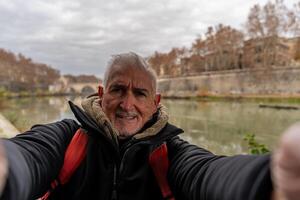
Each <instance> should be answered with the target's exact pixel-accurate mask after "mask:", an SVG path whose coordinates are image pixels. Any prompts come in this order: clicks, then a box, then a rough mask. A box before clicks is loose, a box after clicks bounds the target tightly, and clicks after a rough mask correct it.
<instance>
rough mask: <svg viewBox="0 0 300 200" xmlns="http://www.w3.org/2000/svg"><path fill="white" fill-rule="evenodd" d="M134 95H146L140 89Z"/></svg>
mask: <svg viewBox="0 0 300 200" xmlns="http://www.w3.org/2000/svg"><path fill="white" fill-rule="evenodd" d="M136 95H137V96H140V97H146V93H145V92H142V91H136Z"/></svg>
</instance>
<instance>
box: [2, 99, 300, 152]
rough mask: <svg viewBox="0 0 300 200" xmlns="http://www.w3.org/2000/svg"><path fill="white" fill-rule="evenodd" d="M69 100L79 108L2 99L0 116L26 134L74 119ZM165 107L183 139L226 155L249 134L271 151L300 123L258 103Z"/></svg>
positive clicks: (299, 113) (298, 115)
mask: <svg viewBox="0 0 300 200" xmlns="http://www.w3.org/2000/svg"><path fill="white" fill-rule="evenodd" d="M68 100H72V101H74V102H75V103H76V104H78V105H79V104H80V101H81V98H71V97H43V98H19V99H18V98H16V99H2V100H1V101H0V112H1V113H2V114H3V115H4V116H5V117H7V118H8V119H9V120H10V121H11V122H12V123H13V124H14V125H15V126H16V127H17V128H18V129H19V130H20V131H25V130H27V129H29V128H30V127H31V126H32V125H33V124H37V123H49V122H53V121H57V120H61V119H63V118H74V117H73V114H72V112H71V111H70V109H69V107H68V103H67V101H68ZM162 103H163V104H164V105H165V106H166V107H167V108H168V113H169V116H170V122H171V123H173V124H175V125H177V126H179V127H181V128H182V129H184V130H185V133H184V134H182V137H183V138H184V139H186V140H188V141H190V142H191V143H194V144H197V145H199V146H201V147H204V148H207V149H209V150H210V151H212V152H214V153H217V154H225V155H232V154H236V153H246V152H247V147H248V145H247V142H246V141H244V140H243V138H244V137H245V135H246V134H248V133H253V134H255V135H256V139H257V141H258V142H260V143H263V144H265V145H266V146H267V147H268V148H269V149H271V150H272V149H274V148H275V147H276V142H277V141H278V138H279V136H280V134H281V133H282V132H283V131H284V130H285V129H286V128H287V127H288V126H289V125H291V124H292V123H295V122H297V121H298V120H300V110H285V109H279V110H278V109H270V108H260V107H259V102H257V101H255V102H254V101H252V102H251V101H248V102H245V101H242V102H237V101H192V100H163V101H162ZM276 104H282V105H289V104H288V103H285V102H281V103H278V102H277V103H276ZM292 106H296V107H300V105H299V104H292Z"/></svg>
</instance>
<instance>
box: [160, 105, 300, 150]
mask: <svg viewBox="0 0 300 200" xmlns="http://www.w3.org/2000/svg"><path fill="white" fill-rule="evenodd" d="M164 104H165V105H166V106H167V107H168V109H169V114H170V120H171V122H172V123H174V124H176V125H178V126H180V127H182V128H183V129H184V130H185V134H184V135H183V137H185V138H186V139H187V140H189V141H190V142H192V143H195V144H197V145H200V146H202V147H205V148H207V149H210V150H211V151H213V152H215V153H219V154H235V153H243V152H246V151H247V144H246V142H245V141H243V138H244V136H245V134H247V133H254V134H255V135H256V137H257V139H258V141H259V142H261V143H264V144H266V145H267V146H268V147H269V148H270V149H273V148H274V147H275V145H276V142H277V140H278V137H279V135H280V134H281V133H282V132H283V130H284V129H285V128H287V127H288V126H289V125H290V124H292V123H294V122H296V121H298V120H299V119H300V113H299V111H292V110H274V109H262V108H259V104H258V103H254V102H199V101H190V100H177V101H174V100H165V101H164Z"/></svg>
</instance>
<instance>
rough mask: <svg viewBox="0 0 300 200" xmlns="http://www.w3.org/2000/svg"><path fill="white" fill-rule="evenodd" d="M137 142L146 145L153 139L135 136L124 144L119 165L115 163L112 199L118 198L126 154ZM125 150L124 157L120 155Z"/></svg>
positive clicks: (162, 139)
mask: <svg viewBox="0 0 300 200" xmlns="http://www.w3.org/2000/svg"><path fill="white" fill-rule="evenodd" d="M178 134H179V132H177V131H176V132H174V133H172V134H169V135H167V136H165V137H162V138H160V140H161V141H165V140H167V139H169V138H172V137H174V136H176V135H178ZM137 143H139V144H140V145H144V144H149V143H152V142H151V141H149V140H147V139H145V140H137V139H135V138H132V139H130V140H129V141H128V143H127V144H124V145H125V146H123V147H122V149H121V150H119V165H117V164H115V165H114V177H113V190H112V195H111V199H112V200H117V199H118V198H117V197H118V192H117V187H118V176H119V175H120V174H121V173H122V171H123V168H124V158H125V156H126V154H127V153H128V151H129V150H130V149H131V147H132V146H135V145H136V144H137ZM123 150H124V153H123V156H122V158H121V157H120V153H121V152H122V151H123Z"/></svg>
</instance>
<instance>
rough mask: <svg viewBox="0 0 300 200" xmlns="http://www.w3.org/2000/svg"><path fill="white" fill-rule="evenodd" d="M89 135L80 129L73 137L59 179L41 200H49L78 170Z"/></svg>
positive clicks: (84, 153)
mask: <svg viewBox="0 0 300 200" xmlns="http://www.w3.org/2000/svg"><path fill="white" fill-rule="evenodd" d="M87 142H88V135H87V134H86V133H85V132H84V131H83V130H82V129H81V128H79V129H78V130H77V131H76V133H75V135H74V136H73V138H72V140H71V142H70V144H69V146H68V148H67V150H66V152H65V158H64V164H63V166H62V168H61V169H60V172H59V175H58V178H57V179H55V180H54V181H52V183H51V188H50V189H49V190H48V191H47V192H46V194H44V196H43V197H41V198H40V200H47V199H48V198H49V196H50V194H51V192H52V191H53V190H54V189H55V188H56V187H57V186H58V185H59V184H61V185H64V184H66V183H67V182H68V181H69V179H70V178H71V176H72V175H73V173H74V172H75V170H76V169H77V168H78V166H79V165H80V163H81V162H82V160H83V158H84V157H85V155H86V150H87Z"/></svg>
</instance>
